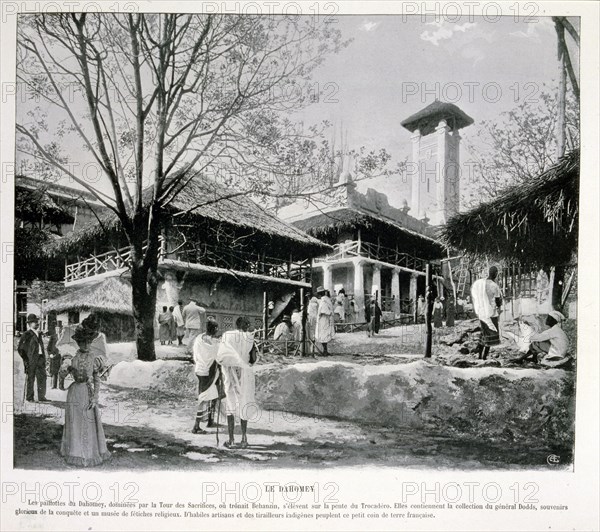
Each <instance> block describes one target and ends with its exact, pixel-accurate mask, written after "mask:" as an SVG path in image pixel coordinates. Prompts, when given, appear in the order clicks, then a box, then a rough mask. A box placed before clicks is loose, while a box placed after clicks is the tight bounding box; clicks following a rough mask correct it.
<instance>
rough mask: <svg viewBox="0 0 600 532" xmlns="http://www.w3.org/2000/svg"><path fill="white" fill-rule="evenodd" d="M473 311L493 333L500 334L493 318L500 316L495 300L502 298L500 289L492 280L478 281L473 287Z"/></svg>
mask: <svg viewBox="0 0 600 532" xmlns="http://www.w3.org/2000/svg"><path fill="white" fill-rule="evenodd" d="M471 297H472V298H473V310H474V311H475V314H477V317H478V318H479V319H480V320H481V321H482V322H483V323H485V324H486V325H487V326H488V327H489V328H490V329H491V330H492V331H496V332H498V329H496V326H495V325H494V323H493V322H492V320H491V318H495V317H496V316H498V310H497V308H496V301H495V298H497V297H502V293H501V292H500V287H499V286H498V285H497V284H496V283H495V282H494V281H492V280H491V279H477V281H475V282H474V283H473V286H472V287H471Z"/></svg>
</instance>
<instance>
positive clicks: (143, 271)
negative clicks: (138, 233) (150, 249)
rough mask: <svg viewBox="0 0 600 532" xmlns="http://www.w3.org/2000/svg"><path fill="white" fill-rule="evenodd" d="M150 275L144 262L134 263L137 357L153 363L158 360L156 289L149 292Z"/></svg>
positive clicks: (133, 302) (132, 279) (132, 267)
mask: <svg viewBox="0 0 600 532" xmlns="http://www.w3.org/2000/svg"><path fill="white" fill-rule="evenodd" d="M148 273H149V268H148V267H146V266H145V265H144V263H143V261H142V260H139V259H138V260H133V261H132V264H131V289H132V306H133V319H134V321H135V344H136V350H137V356H138V359H139V360H145V361H149V362H151V361H153V360H156V352H155V350H154V314H155V307H156V289H154V290H149V284H148ZM149 292H150V293H149Z"/></svg>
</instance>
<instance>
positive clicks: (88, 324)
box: [81, 314, 100, 333]
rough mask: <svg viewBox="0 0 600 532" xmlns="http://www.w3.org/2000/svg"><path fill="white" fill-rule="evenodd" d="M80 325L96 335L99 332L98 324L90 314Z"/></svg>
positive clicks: (96, 319)
mask: <svg viewBox="0 0 600 532" xmlns="http://www.w3.org/2000/svg"><path fill="white" fill-rule="evenodd" d="M81 325H82V326H83V327H85V328H86V329H89V330H90V331H95V332H96V333H97V332H99V331H100V323H99V322H98V318H96V316H95V315H94V314H90V315H89V316H88V317H87V318H85V319H84V320H83V321H82V322H81Z"/></svg>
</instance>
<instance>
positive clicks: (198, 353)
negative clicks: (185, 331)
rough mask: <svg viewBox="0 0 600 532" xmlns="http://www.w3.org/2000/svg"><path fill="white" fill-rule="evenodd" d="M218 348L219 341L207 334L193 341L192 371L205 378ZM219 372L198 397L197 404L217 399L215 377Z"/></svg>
mask: <svg viewBox="0 0 600 532" xmlns="http://www.w3.org/2000/svg"><path fill="white" fill-rule="evenodd" d="M218 348H219V340H218V339H217V338H211V337H210V336H208V335H207V334H201V335H199V336H197V337H196V340H195V341H194V349H193V350H194V371H195V373H196V375H198V376H199V377H207V376H208V375H209V373H210V367H211V366H212V365H213V362H214V361H215V358H216V355H217V349H218ZM218 374H219V372H218V371H217V372H215V379H214V381H213V382H212V383H211V385H210V386H209V387H208V388H207V389H206V390H204V391H203V392H202V393H200V394H199V395H198V403H202V402H203V401H212V400H213V399H217V398H218V397H219V391H218V390H217V385H216V381H217V379H216V377H217V376H218Z"/></svg>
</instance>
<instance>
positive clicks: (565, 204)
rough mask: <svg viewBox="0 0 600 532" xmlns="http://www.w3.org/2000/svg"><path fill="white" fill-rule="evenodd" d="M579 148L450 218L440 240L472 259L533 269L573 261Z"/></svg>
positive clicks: (577, 196)
mask: <svg viewBox="0 0 600 532" xmlns="http://www.w3.org/2000/svg"><path fill="white" fill-rule="evenodd" d="M578 216H579V150H578V149H577V150H573V151H571V152H570V153H568V154H566V155H565V156H564V157H562V158H561V159H560V160H559V161H558V162H557V163H555V164H554V165H552V166H551V167H550V168H549V169H548V170H546V171H545V172H543V173H542V174H540V175H538V176H536V177H535V178H533V179H530V180H527V181H524V182H523V183H520V184H517V185H514V186H511V187H510V188H508V189H506V190H504V191H503V192H501V193H500V194H499V195H498V196H497V197H496V198H495V199H493V200H491V201H489V202H486V203H482V204H481V205H478V206H477V207H475V208H473V209H471V210H469V211H467V212H464V213H459V214H457V215H455V216H453V217H452V218H451V219H450V220H448V223H447V224H446V225H445V226H443V227H441V228H440V230H439V236H440V238H441V240H442V241H443V242H444V243H445V244H446V245H447V246H449V247H453V248H456V249H459V250H462V251H463V252H465V253H469V254H474V255H486V256H490V257H495V258H507V259H516V260H519V261H521V262H522V263H525V264H531V265H553V264H559V263H567V262H570V261H571V258H572V256H573V254H574V253H575V252H576V247H577V231H578Z"/></svg>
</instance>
